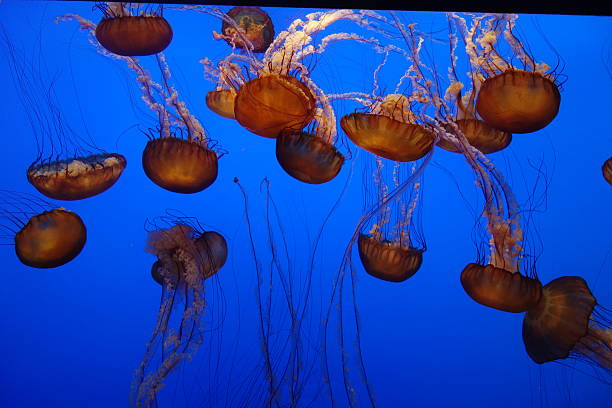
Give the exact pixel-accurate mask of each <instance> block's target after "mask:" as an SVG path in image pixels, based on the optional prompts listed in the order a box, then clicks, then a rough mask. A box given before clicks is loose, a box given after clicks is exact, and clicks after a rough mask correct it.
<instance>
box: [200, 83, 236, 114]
mask: <svg viewBox="0 0 612 408" xmlns="http://www.w3.org/2000/svg"><path fill="white" fill-rule="evenodd" d="M235 100H236V92H234V91H233V90H231V89H218V90H214V91H209V92H208V93H207V94H206V106H208V108H209V109H210V110H211V111H213V112H215V113H216V114H217V115H219V116H223V117H224V118H227V119H236V116H234V101H235Z"/></svg>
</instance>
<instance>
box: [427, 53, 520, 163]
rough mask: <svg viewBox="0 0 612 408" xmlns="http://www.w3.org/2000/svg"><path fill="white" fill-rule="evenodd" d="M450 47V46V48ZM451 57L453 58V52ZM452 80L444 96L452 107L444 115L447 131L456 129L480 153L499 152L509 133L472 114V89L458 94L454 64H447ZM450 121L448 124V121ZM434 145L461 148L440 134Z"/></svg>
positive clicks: (459, 86) (509, 138)
mask: <svg viewBox="0 0 612 408" xmlns="http://www.w3.org/2000/svg"><path fill="white" fill-rule="evenodd" d="M453 50H454V48H453ZM451 61H453V62H455V61H456V58H454V54H453V55H451ZM451 73H452V81H453V82H452V83H451V84H450V86H449V87H448V88H447V90H446V96H445V99H447V100H449V101H450V102H451V105H450V106H449V107H453V108H456V113H455V114H453V115H451V117H450V118H449V119H448V120H449V124H447V125H446V127H447V129H448V130H449V132H450V133H453V132H454V130H455V129H458V130H459V131H460V132H461V133H462V134H463V135H464V136H465V138H466V140H467V142H468V143H469V144H470V145H471V146H473V147H475V148H476V149H478V150H480V151H481V152H482V153H484V154H490V153H495V152H499V151H501V150H503V149H505V148H506V147H508V146H509V145H510V142H512V133H509V132H505V131H503V130H499V129H495V128H494V127H492V126H491V125H489V124H487V122H485V121H483V120H481V119H479V118H478V117H477V115H476V105H475V103H474V95H475V91H474V89H473V88H472V89H469V90H468V91H467V92H466V94H465V95H464V96H462V95H461V91H462V88H463V84H462V83H461V82H460V81H459V79H458V78H457V74H456V72H455V66H454V65H453V66H452V68H451ZM450 122H452V125H451V124H450ZM436 145H437V146H438V147H440V148H442V149H444V150H446V151H448V152H451V153H461V152H462V150H461V148H460V147H458V146H457V145H456V143H454V142H453V141H450V140H448V139H447V138H444V137H441V138H440V140H438V142H437V143H436Z"/></svg>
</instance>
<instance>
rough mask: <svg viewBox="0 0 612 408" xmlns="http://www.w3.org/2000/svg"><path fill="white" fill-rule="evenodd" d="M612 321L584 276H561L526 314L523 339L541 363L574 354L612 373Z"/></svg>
mask: <svg viewBox="0 0 612 408" xmlns="http://www.w3.org/2000/svg"><path fill="white" fill-rule="evenodd" d="M611 323H612V318H611V317H610V316H609V311H608V310H607V309H605V308H602V307H601V306H599V305H598V304H597V300H596V299H595V297H594V296H593V294H592V293H591V291H590V289H589V287H588V285H587V283H586V281H585V280H584V279H582V278H580V277H578V276H562V277H560V278H557V279H554V280H552V281H551V282H549V283H548V284H546V285H545V286H544V287H543V288H542V297H541V299H540V301H539V302H538V304H537V305H535V306H534V307H532V308H531V309H530V310H529V311H528V312H527V313H526V314H525V319H524V320H523V343H524V344H525V349H526V350H527V354H529V357H531V359H532V360H533V361H535V362H536V363H538V364H543V363H546V362H549V361H555V360H560V359H565V358H568V357H575V358H582V359H586V360H587V361H589V362H592V363H595V364H596V365H597V366H599V367H601V368H603V369H604V370H606V371H607V373H608V374H611V373H612V329H611V328H610V325H611Z"/></svg>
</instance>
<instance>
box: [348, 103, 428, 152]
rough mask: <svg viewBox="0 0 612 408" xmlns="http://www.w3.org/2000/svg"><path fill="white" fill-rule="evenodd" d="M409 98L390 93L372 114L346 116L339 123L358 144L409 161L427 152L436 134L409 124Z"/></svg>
mask: <svg viewBox="0 0 612 408" xmlns="http://www.w3.org/2000/svg"><path fill="white" fill-rule="evenodd" d="M407 104H408V103H407V98H406V97H405V96H404V95H397V94H391V95H387V96H386V97H385V100H384V102H383V103H381V104H379V105H378V106H376V107H375V108H374V110H373V112H372V113H351V114H349V115H346V116H343V117H342V119H341V120H340V126H341V127H342V129H343V130H344V132H345V133H346V135H347V136H348V138H349V139H351V140H352V141H353V142H354V143H355V144H356V145H357V146H359V147H361V148H363V149H364V150H367V151H368V152H370V153H373V154H375V155H377V156H380V157H384V158H385V159H389V160H393V161H398V162H408V161H415V160H418V159H420V158H422V157H423V156H425V155H426V154H427V152H428V151H429V150H431V148H432V147H433V142H434V135H433V134H432V133H431V132H429V131H428V130H427V129H425V128H424V127H423V126H422V125H420V124H417V123H410V121H409V120H408V119H407V117H408V116H409V113H408V112H407V111H405V110H404V109H408V108H405V106H406V105H407Z"/></svg>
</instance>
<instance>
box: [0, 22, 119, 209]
mask: <svg viewBox="0 0 612 408" xmlns="http://www.w3.org/2000/svg"><path fill="white" fill-rule="evenodd" d="M0 31H2V32H1V33H0V35H1V36H2V37H3V38H2V41H3V43H4V45H5V46H6V47H7V50H8V52H7V56H8V61H9V64H10V66H11V72H12V74H13V78H14V80H15V83H16V84H17V86H18V87H19V88H18V89H19V90H20V94H21V97H22V105H23V109H24V111H25V112H26V114H27V115H28V117H29V119H30V125H31V129H32V132H33V134H34V138H35V140H36V144H37V150H38V154H37V157H36V159H35V160H34V161H33V162H32V163H31V164H30V165H29V166H28V168H27V170H26V177H27V180H28V182H29V183H30V184H31V185H32V186H33V187H34V188H35V189H36V190H38V191H39V192H40V193H42V194H43V195H45V196H46V197H48V198H51V199H54V200H65V201H74V200H82V199H85V198H89V197H93V196H95V195H98V194H100V193H103V192H104V191H106V190H108V189H109V188H110V187H112V186H113V185H114V184H115V183H116V182H117V180H118V179H119V177H120V176H121V174H122V173H123V170H124V169H125V167H126V165H127V161H126V159H125V157H124V156H123V155H121V154H118V153H109V152H106V151H105V150H103V149H101V148H100V147H98V146H97V145H96V143H95V141H94V140H93V138H92V137H91V135H90V134H89V133H88V132H87V131H86V129H85V132H84V134H79V132H77V131H75V129H74V128H73V127H72V126H71V125H70V124H69V123H68V122H67V121H66V120H65V118H64V116H65V113H64V111H63V108H62V106H61V105H60V103H59V101H58V100H57V97H56V95H55V90H54V81H52V80H51V79H50V78H47V77H45V76H44V75H43V71H42V69H41V67H40V66H37V65H35V64H34V63H32V62H29V61H27V60H26V59H25V58H24V57H23V56H21V55H20V54H19V52H18V50H17V49H16V48H15V46H14V44H13V43H12V42H11V40H10V39H9V37H8V35H7V33H6V32H4V30H0Z"/></svg>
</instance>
